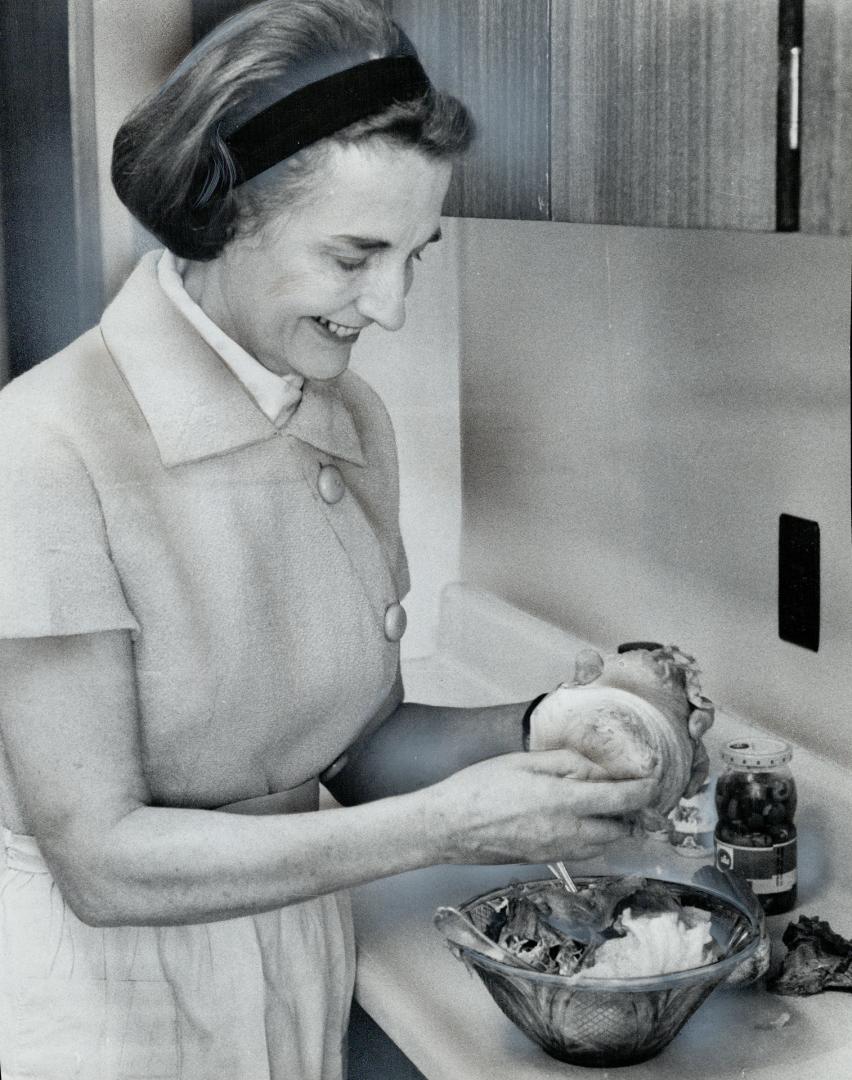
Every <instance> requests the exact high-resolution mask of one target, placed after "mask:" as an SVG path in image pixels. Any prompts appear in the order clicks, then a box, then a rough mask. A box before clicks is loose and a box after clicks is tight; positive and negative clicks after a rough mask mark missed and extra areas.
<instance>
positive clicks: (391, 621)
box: [385, 604, 408, 641]
mask: <svg viewBox="0 0 852 1080" xmlns="http://www.w3.org/2000/svg"><path fill="white" fill-rule="evenodd" d="M407 625H408V616H407V615H406V614H405V608H404V607H403V606H402V604H390V605H389V606H388V607H387V609H386V610H385V637H386V638H387V639H388V641H399V639H400V638H401V637H402V635H403V634H404V633H405V628H406V626H407Z"/></svg>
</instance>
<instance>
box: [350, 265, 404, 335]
mask: <svg viewBox="0 0 852 1080" xmlns="http://www.w3.org/2000/svg"><path fill="white" fill-rule="evenodd" d="M410 284H411V282H410V281H409V280H408V274H407V273H406V272H403V273H395V272H394V273H384V274H376V275H375V276H374V277H373V278H371V279H370V281H369V282H367V283H366V284H365V287H364V291H363V292H362V293H361V295H360V297H359V298H358V301H357V303H356V307H357V308H358V311H359V313H360V314H361V315H363V316H364V318H365V319H369V320H370V321H371V322H374V323H378V324H379V326H381V327H382V328H383V329H385V330H400V329H401V328H402V326H403V324H404V323H405V297H406V296H407V295H408V289H409V286H410Z"/></svg>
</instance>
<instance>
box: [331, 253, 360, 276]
mask: <svg viewBox="0 0 852 1080" xmlns="http://www.w3.org/2000/svg"><path fill="white" fill-rule="evenodd" d="M335 262H336V263H337V265H338V266H339V267H340V269H341V270H344V271H346V272H347V273H349V272H351V271H353V270H360V269H361V267H362V266H364V265H365V264H366V262H367V260H366V259H341V258H340V257H339V256H338V257H337V258H336V259H335Z"/></svg>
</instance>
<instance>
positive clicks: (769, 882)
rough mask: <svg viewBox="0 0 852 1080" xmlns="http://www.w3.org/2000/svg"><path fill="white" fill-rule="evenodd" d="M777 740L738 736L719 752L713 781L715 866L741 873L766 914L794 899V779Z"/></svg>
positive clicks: (787, 750)
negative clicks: (719, 769) (721, 766)
mask: <svg viewBox="0 0 852 1080" xmlns="http://www.w3.org/2000/svg"><path fill="white" fill-rule="evenodd" d="M792 756H793V751H792V748H791V747H790V745H789V744H788V743H785V742H783V741H781V740H779V739H769V738H763V739H751V740H745V739H743V740H738V741H736V742H731V743H728V745H727V746H726V747H725V748H724V749H723V751H722V760H723V761H724V763H725V771H724V772H723V773H722V775H721V776H720V777H719V778H718V780H717V781H716V810H717V813H718V816H719V820H718V824H717V826H716V832H715V845H714V846H715V851H716V864H717V866H719V867H722V868H724V869H729V870H733V871H735V872H737V873H740V874H741V875H742V876H743V877H745V878H746V879H747V880H748V881H749V883H750V884H751V886H752V888H753V890H754V892H755V894H756V895H757V897H758V899H759V900H760V902H761V905H762V906H763V908H764V910H765V911H766V913H767V914H781V913H782V912H785V911H789V910H790V909H791V908H792V907H794V906H795V903H796V891H797V869H796V861H797V860H796V846H797V836H796V826H795V824H794V822H793V818H794V816H795V813H796V783H795V780H794V779H793V774H792V771H791V769H790V761H791V759H792Z"/></svg>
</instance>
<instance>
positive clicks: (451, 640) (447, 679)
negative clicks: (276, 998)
mask: <svg viewBox="0 0 852 1080" xmlns="http://www.w3.org/2000/svg"><path fill="white" fill-rule="evenodd" d="M587 645H588V643H587V642H585V641H582V640H580V639H578V638H576V637H574V636H573V635H571V634H570V633H567V632H565V631H563V630H560V629H558V628H555V627H553V626H550V625H549V624H547V623H543V622H541V621H540V620H537V619H535V618H533V617H531V616H530V615H528V614H526V613H524V612H522V611H520V610H518V609H517V608H513V607H511V606H510V605H508V604H505V603H504V602H502V601H500V600H499V599H497V598H495V597H493V596H491V595H489V594H487V593H483V592H479V591H477V590H474V589H471V588H468V587H466V586H463V585H453V586H450V587H449V588H448V589H447V590H446V591H445V594H444V598H443V605H442V615H441V629H440V633H439V646H438V650H437V652H436V653H435V655H433V656H431V657H428V658H426V659H420V660H415V661H409V662H408V663H407V665H406V666H405V672H404V674H405V679H406V692H407V695H408V697H409V698H410V699H412V700H418V701H424V702H430V703H433V704H442V703H443V704H453V705H474V704H490V703H497V702H500V701H510V700H523V699H524V698H526V697H532V696H533V695H534V694H536V693H540V692H541V690H542V689H546V688H548V687H550V686H554V685H556V684H557V683H558V682H560V681H561V680H563V679H565V678H566V677H568V676H569V675H570V673H571V672H572V671H573V657H574V655H575V654H576V652H577V651H578V650H579V649H580V648H584V647H586V646H587ZM757 731H758V729H756V728H755V727H754V725H750V724H748V723H747V722H746V721H745V720H743V719H742V718H737V717H732V716H729V715H727V714H725V713H724V712H717V716H716V723H715V724H714V726H713V728H712V729H711V731H710V732H709V733H708V734H707V735H706V736H705V742H706V744H707V748H708V751H709V753H710V757H711V761H713V762H714V763H718V761H719V748H720V747H721V745H722V744H723V743H724V742H726V741H728V740H729V739H732V738H735V737H738V736H742V735H743V734H748V733H757ZM793 769H794V773H795V776H796V780H797V783H798V789H799V810H798V812H797V816H796V823H797V826H798V830H799V838H800V839H799V903H798V907H797V908H796V909H795V910H794V911H793V912H791V913H789V914H787V915H782V916H776V917H775V918H773V919H770V920H768V922H769V928H770V935H771V936H772V938H773V942H774V945H775V948H776V949H778V951H779V953H781V952H783V946H781V945H780V943H779V940H778V939H780V935H781V932H782V931H783V929H784V927H785V926H786V925H787V923H788V922H789V921H791V920H795V919H796V918H797V917H798V915H799V914H800V913H804V914H808V915H818V916H819V917H821V918H824V919H827V920H828V921H829V922H830V923H831V924H832V927H833V928H834V929H835V930H836V931H837V932H839V933H841V934H843V935H844V936H847V937H849V936H852V869H850V866H849V863H850V858H849V856H850V844H849V842H848V839H847V831H848V829H849V827H850V822H852V783H851V782H850V780H852V777H850V774H849V773H848V772H847V771H845V770H843V769H841V768H839V767H838V766H836V765H835V764H834V763H832V762H829V761H826V760H824V759H822V758H820V757H819V756H818V755H815V754H813V753H810V752H808V751H806V750H804V749H802V748H801V747H794V758H793ZM700 864H701V863H700V860H696V859H688V858H684V857H682V856H679V855H677V854H676V853H675V852H674V850H673V849H672V848H671V847H670V846H669V845H668V844H667V843H664V842H660V841H659V840H653V839H645V840H643V841H641V842H637V841H635V840H634V841H626V842H625V843H624V844H622V845H620V846H619V847H618V849H616V850H614V851H610V852H609V853H608V854H607V857H606V862H603V861H602V860H598V859H596V860H590V861H585V862H581V863H574V864H572V867H571V869H573V870H574V871H575V872H577V873H579V874H597V873H607V872H613V871H615V872H627V871H641V872H643V873H647V874H650V875H653V876H660V877H668V878H672V879H675V880H688V879H689V877H690V876H691V875H692V873H694V871H695V870H696V869H697V867H698V866H699V865H700ZM546 876H547V871H546V869H545V868H543V867H540V866H495V867H492V866H480V867H476V866H471V867H459V866H439V867H433V868H430V869H428V870H418V871H414V872H411V873H407V874H400V875H397V876H396V877H392V878H387V879H385V880H382V881H378V882H373V883H371V884H369V885H365V886H362V887H360V888H358V889H355V890H353V907H354V913H355V929H356V939H357V943H358V983H357V991H356V995H357V998H358V1000H359V1002H360V1003H361V1005H362V1006H363V1007H364V1009H365V1010H366V1011H367V1012H368V1013H370V1015H371V1016H372V1017H373V1019H374V1020H375V1021H376V1022H377V1023H378V1024H379V1025H380V1026H381V1027H382V1028H384V1030H385V1031H386V1032H387V1033H388V1035H389V1036H390V1037H391V1038H392V1039H393V1040H394V1041H395V1042H396V1043H397V1045H398V1046H399V1047H400V1048H401V1049H402V1050H403V1051H404V1053H405V1054H406V1055H407V1056H408V1057H409V1058H410V1059H411V1061H412V1062H413V1063H414V1064H415V1065H416V1066H417V1067H418V1069H420V1070H421V1072H422V1073H423V1074H424V1075H425V1076H426V1077H428V1078H429V1080H502V1078H506V1080H545V1078H548V1077H549V1078H552V1077H562V1078H565V1077H566V1076H573V1077H577V1078H578V1080H580V1078H582V1077H588V1078H589V1080H592V1078H596V1080H604V1078H606V1077H609V1076H616V1075H628V1073H626V1072H625V1071H624V1070H620V1069H613V1070H606V1069H584V1068H579V1067H576V1066H570V1065H566V1064H564V1063H561V1062H558V1061H556V1060H554V1059H553V1058H550V1057H548V1055H547V1054H545V1053H544V1052H543V1051H542V1050H541V1049H539V1048H538V1047H537V1046H536V1045H535V1044H533V1043H532V1042H530V1041H529V1040H528V1039H527V1038H526V1036H524V1035H523V1034H522V1033H521V1032H520V1031H519V1030H518V1029H517V1028H516V1027H515V1026H514V1025H513V1024H512V1023H511V1022H510V1021H509V1020H508V1019H507V1018H506V1017H505V1016H504V1015H503V1014H502V1013H501V1012H500V1010H499V1009H498V1007H497V1005H496V1004H495V1003H494V1002H493V1000H492V999H491V997H490V995H489V994H488V992H487V991H486V990H485V988H484V986H483V985H482V984H481V983H480V982H479V980H478V978H477V977H476V976H474V975H472V974H469V973H468V971H467V969H466V968H465V967H464V965H463V964H462V963H460V962H459V961H458V960H456V959H455V957H454V956H453V955H452V953H451V952H450V951H449V949H448V948H447V946H446V945H445V944H444V939H443V937H442V936H441V935H440V934H439V933H438V931H437V930H435V929H434V927H433V925H432V915H433V912H434V910H435V908H436V907H438V906H439V905H441V904H452V905H457V904H459V903H461V902H463V901H464V900H466V899H468V898H470V897H472V896H475V895H477V894H479V893H482V892H485V891H487V890H488V889H490V888H493V887H497V886H500V885H502V884H505V883H507V882H508V881H510V880H511V879H513V878H539V877H546ZM850 1010H852V997H850V995H848V994H843V993H824V994H819V995H816V996H814V997H811V998H790V997H778V996H775V995H773V994H770V993H768V992H767V991H766V990H765V989H763V988H762V987H760V986H756V987H749V988H745V989H739V990H716V991H715V992H714V993H713V994H712V995H711V996H710V998H709V999H708V1000H707V1001H706V1002H705V1003H704V1004H703V1005H702V1006H701V1008H700V1009H699V1010H698V1012H697V1013H696V1014H695V1015H694V1016H693V1017H692V1018H691V1019H690V1020H689V1021H688V1023H687V1024H686V1026H685V1027H684V1028H683V1029H682V1031H681V1032H680V1033H679V1035H678V1036H677V1037H676V1038H675V1039H674V1041H673V1042H672V1043H671V1044H670V1045H669V1046H668V1047H667V1048H666V1049H665V1050H664V1051H663V1052H662V1053H661V1054H660V1055H659V1056H658V1057H655V1058H653V1059H651V1060H650V1061H648V1062H645V1063H644V1064H641V1065H635V1066H632V1067H631V1068H630V1072H629V1075H630V1076H631V1078H632V1077H635V1078H636V1080H650V1078H652V1077H653V1078H654V1080H669V1078H671V1080H699V1078H700V1080H801V1078H802V1077H807V1078H809V1080H849V1078H850V1077H852V1022H850V1021H852V1012H850Z"/></svg>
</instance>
